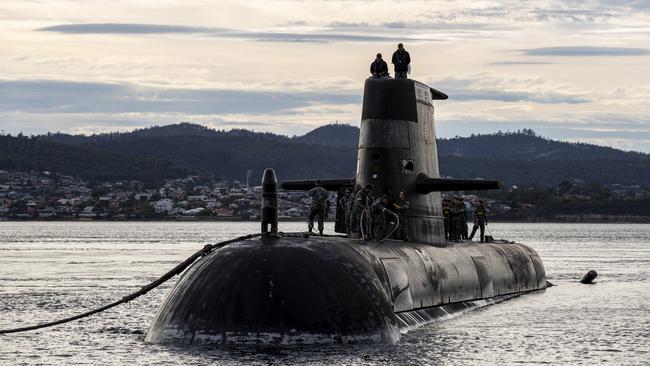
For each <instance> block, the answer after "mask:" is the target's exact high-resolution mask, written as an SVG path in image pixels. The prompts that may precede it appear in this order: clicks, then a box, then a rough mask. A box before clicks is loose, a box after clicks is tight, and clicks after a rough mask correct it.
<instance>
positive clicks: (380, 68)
mask: <svg viewBox="0 0 650 366" xmlns="http://www.w3.org/2000/svg"><path fill="white" fill-rule="evenodd" d="M370 73H371V74H372V76H373V77H375V78H380V77H384V76H388V64H387V63H386V61H384V60H382V59H380V58H378V59H375V61H373V62H372V63H371V64H370Z"/></svg>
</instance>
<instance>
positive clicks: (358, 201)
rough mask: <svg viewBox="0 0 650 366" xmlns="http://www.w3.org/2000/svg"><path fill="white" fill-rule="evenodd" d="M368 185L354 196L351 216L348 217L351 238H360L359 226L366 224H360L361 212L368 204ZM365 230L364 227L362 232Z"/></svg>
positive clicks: (369, 188)
mask: <svg viewBox="0 0 650 366" xmlns="http://www.w3.org/2000/svg"><path fill="white" fill-rule="evenodd" d="M370 190H371V187H370V185H367V186H365V187H364V188H363V189H361V190H359V191H358V192H357V193H356V195H355V196H354V203H353V206H352V215H351V217H350V236H352V237H353V238H359V237H361V235H360V234H361V225H363V224H367V223H362V222H361V215H362V214H363V211H364V210H366V209H367V208H368V207H369V202H370V199H371V197H370ZM366 229H367V228H365V227H364V230H366Z"/></svg>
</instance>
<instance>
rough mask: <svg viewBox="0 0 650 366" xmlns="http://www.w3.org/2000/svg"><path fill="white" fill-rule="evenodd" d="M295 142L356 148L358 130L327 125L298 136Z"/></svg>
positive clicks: (340, 125)
mask: <svg viewBox="0 0 650 366" xmlns="http://www.w3.org/2000/svg"><path fill="white" fill-rule="evenodd" d="M295 140H296V141H298V142H301V143H308V144H320V145H330V146H347V147H353V148H356V147H357V145H358V144H359V128H358V127H354V126H350V125H344V124H338V123H335V124H329V125H325V126H321V127H318V128H316V129H314V130H312V131H310V132H308V133H306V134H305V135H303V136H298V137H296V138H295Z"/></svg>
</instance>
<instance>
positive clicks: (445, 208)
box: [442, 198, 451, 240]
mask: <svg viewBox="0 0 650 366" xmlns="http://www.w3.org/2000/svg"><path fill="white" fill-rule="evenodd" d="M442 217H443V218H444V221H443V222H444V224H445V240H449V239H451V205H450V204H449V199H447V198H445V199H443V200H442Z"/></svg>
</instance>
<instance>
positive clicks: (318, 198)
mask: <svg viewBox="0 0 650 366" xmlns="http://www.w3.org/2000/svg"><path fill="white" fill-rule="evenodd" d="M307 196H309V197H310V198H311V209H310V210H309V224H308V227H309V232H310V233H311V232H312V231H313V230H314V218H316V216H318V233H319V234H320V235H323V229H324V225H323V221H324V220H325V216H327V204H328V201H327V199H328V198H329V193H327V190H326V189H325V188H323V187H321V184H320V181H316V186H315V187H314V188H312V189H311V190H310V191H309V192H307Z"/></svg>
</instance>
